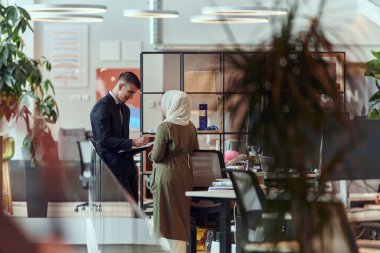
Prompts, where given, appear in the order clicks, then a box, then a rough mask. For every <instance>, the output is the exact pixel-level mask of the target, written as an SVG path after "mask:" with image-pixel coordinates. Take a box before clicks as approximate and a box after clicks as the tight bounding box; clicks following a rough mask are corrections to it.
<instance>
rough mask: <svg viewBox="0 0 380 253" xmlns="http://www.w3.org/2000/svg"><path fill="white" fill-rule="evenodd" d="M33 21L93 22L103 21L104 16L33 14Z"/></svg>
mask: <svg viewBox="0 0 380 253" xmlns="http://www.w3.org/2000/svg"><path fill="white" fill-rule="evenodd" d="M31 18H32V20H33V21H36V22H56V23H57V22H58V23H93V22H102V21H103V17H102V16H97V15H74V14H72V15H56V14H55V15H49V14H44V15H32V16H31Z"/></svg>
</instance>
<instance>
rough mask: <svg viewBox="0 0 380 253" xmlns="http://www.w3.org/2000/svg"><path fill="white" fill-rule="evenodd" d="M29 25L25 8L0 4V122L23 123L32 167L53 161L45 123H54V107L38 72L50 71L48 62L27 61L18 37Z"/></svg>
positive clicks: (52, 145)
mask: <svg viewBox="0 0 380 253" xmlns="http://www.w3.org/2000/svg"><path fill="white" fill-rule="evenodd" d="M29 22H30V16H29V14H28V12H27V11H26V10H25V9H23V8H21V7H19V6H3V5H1V4H0V31H1V34H0V120H2V119H5V120H7V121H10V120H13V119H15V120H19V119H22V120H23V121H24V123H25V127H26V132H27V135H26V137H25V139H24V141H23V146H24V147H25V148H26V149H27V150H28V151H29V154H30V158H31V162H32V165H33V166H34V165H36V163H37V160H51V159H56V158H57V152H56V147H55V142H54V139H53V138H52V134H51V130H50V128H49V124H51V123H56V121H57V118H58V107H57V103H56V101H55V99H54V94H55V93H54V87H53V85H52V83H51V82H50V80H43V77H42V71H41V70H42V69H46V70H48V71H50V69H51V65H50V63H49V61H47V60H46V59H44V58H42V59H33V58H29V57H27V56H26V55H25V53H24V51H23V49H24V41H23V39H22V37H21V35H22V34H23V33H24V32H25V31H26V30H27V29H32V28H31V26H30V24H29Z"/></svg>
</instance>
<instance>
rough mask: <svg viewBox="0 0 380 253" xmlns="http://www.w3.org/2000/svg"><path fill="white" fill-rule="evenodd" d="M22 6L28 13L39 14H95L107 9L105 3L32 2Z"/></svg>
mask: <svg viewBox="0 0 380 253" xmlns="http://www.w3.org/2000/svg"><path fill="white" fill-rule="evenodd" d="M23 7H24V8H25V9H26V10H27V11H28V12H29V13H39V14H97V13H104V12H106V11H107V7H106V6H105V5H95V4H33V5H25V6H23Z"/></svg>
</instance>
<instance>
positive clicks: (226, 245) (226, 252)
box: [185, 190, 236, 253]
mask: <svg viewBox="0 0 380 253" xmlns="http://www.w3.org/2000/svg"><path fill="white" fill-rule="evenodd" d="M185 195H186V196H187V197H197V198H205V199H211V200H214V201H217V202H220V203H221V204H222V211H221V214H220V220H219V231H220V237H219V243H220V244H219V249H220V253H231V238H230V232H231V223H230V221H231V217H230V212H229V203H230V202H231V201H233V200H235V199H236V195H235V191H234V190H218V191H187V192H185Z"/></svg>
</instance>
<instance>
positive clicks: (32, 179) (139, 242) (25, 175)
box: [0, 145, 166, 253]
mask: <svg viewBox="0 0 380 253" xmlns="http://www.w3.org/2000/svg"><path fill="white" fill-rule="evenodd" d="M67 148H69V147H67ZM80 151H83V157H88V161H83V159H81V157H82V156H81V154H82V153H81V152H80ZM72 152H74V153H77V154H78V160H76V161H73V160H70V161H67V160H65V161H64V160H59V161H49V162H45V161H44V162H39V163H38V165H37V166H36V167H33V166H31V164H30V162H28V161H21V160H10V161H8V162H9V169H10V171H11V173H10V181H11V183H12V185H13V187H12V193H13V200H12V202H11V203H12V207H13V210H12V212H7V211H3V212H1V214H0V224H1V229H0V230H1V232H0V234H1V236H0V252H65V253H66V252H67V253H82V252H89V253H92V252H94V253H95V252H96V253H116V252H141V253H142V252H166V251H165V250H163V248H162V247H161V244H160V243H159V240H158V239H157V238H156V236H155V235H154V233H153V223H152V222H151V219H149V218H147V217H146V216H145V215H144V214H143V213H142V212H141V211H140V210H139V209H138V207H137V205H136V203H135V202H134V200H132V199H131V197H130V196H129V195H128V193H126V192H125V191H124V189H123V188H122V186H121V185H120V184H119V183H118V181H117V179H116V178H115V177H114V175H113V173H112V172H111V171H110V170H109V168H108V167H107V166H106V164H105V163H104V162H103V161H102V160H101V159H100V157H99V156H98V155H97V153H96V152H95V151H94V150H93V149H92V148H91V145H85V146H84V148H83V147H82V148H81V149H79V148H78V147H77V148H76V149H75V150H74V149H73V150H72ZM5 231H6V233H9V236H8V237H4V236H3V235H4V234H3V233H4V232H5ZM5 240H6V241H5ZM4 247H7V248H4ZM16 248H18V249H19V251H15V250H11V249H16Z"/></svg>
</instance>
